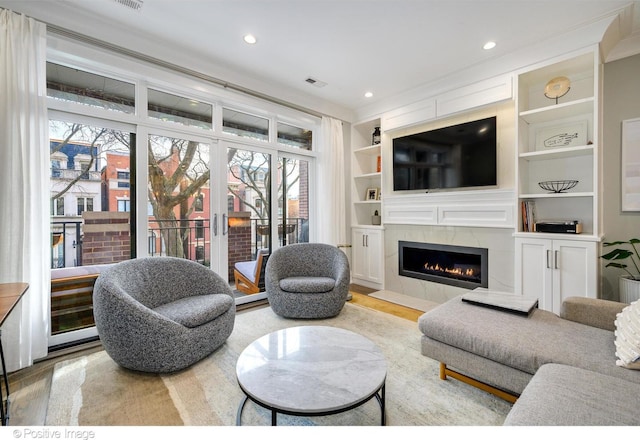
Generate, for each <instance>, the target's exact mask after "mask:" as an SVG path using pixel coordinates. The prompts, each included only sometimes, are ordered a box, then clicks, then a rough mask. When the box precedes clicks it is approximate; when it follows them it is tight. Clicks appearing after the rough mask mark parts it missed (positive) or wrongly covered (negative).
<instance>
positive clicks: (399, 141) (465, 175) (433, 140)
mask: <svg viewBox="0 0 640 440" xmlns="http://www.w3.org/2000/svg"><path fill="white" fill-rule="evenodd" d="M497 171H498V170H497V138H496V117H495V116H492V117H490V118H485V119H480V120H477V121H472V122H465V123H462V124H457V125H452V126H449V127H444V128H439V129H436V130H430V131H425V132H422V133H416V134H412V135H408V136H403V137H398V138H395V139H393V190H394V191H404V190H427V191H429V190H441V189H454V188H471V187H481V186H495V185H497Z"/></svg>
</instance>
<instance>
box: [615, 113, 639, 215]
mask: <svg viewBox="0 0 640 440" xmlns="http://www.w3.org/2000/svg"><path fill="white" fill-rule="evenodd" d="M621 164H622V172H621V173H620V174H621V175H622V182H621V183H622V185H621V188H622V210H623V211H640V118H635V119H627V120H625V121H622V157H621Z"/></svg>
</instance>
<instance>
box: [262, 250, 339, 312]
mask: <svg viewBox="0 0 640 440" xmlns="http://www.w3.org/2000/svg"><path fill="white" fill-rule="evenodd" d="M349 280H350V273H349V260H348V259H347V256H346V255H345V253H344V252H342V251H341V250H340V249H338V248H337V247H335V246H331V245H328V244H323V243H298V244H291V245H288V246H284V247H282V248H279V249H277V250H276V251H274V252H273V254H272V255H271V257H270V258H269V261H268V262H267V267H266V278H265V288H266V292H267V299H268V300H269V305H270V306H271V308H272V309H273V311H274V312H275V313H276V314H278V315H280V316H282V317H285V318H302V319H318V318H329V317H333V316H336V315H338V314H339V313H340V311H341V310H342V308H343V307H344V304H345V302H346V301H347V296H348V294H349Z"/></svg>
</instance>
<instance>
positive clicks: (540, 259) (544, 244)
mask: <svg viewBox="0 0 640 440" xmlns="http://www.w3.org/2000/svg"><path fill="white" fill-rule="evenodd" d="M550 252H551V240H536V239H528V238H522V239H517V240H516V293H519V294H521V295H523V296H527V297H535V298H538V307H539V308H541V309H545V310H551V309H552V299H553V298H552V296H551V295H552V291H553V279H552V276H553V272H552V271H551V261H550V260H548V259H549V258H550V255H551V253H550Z"/></svg>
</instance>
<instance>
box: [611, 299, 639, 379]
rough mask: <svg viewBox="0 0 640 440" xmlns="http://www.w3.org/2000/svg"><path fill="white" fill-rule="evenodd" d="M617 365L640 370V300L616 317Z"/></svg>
mask: <svg viewBox="0 0 640 440" xmlns="http://www.w3.org/2000/svg"><path fill="white" fill-rule="evenodd" d="M615 324H616V331H615V335H616V340H615V344H616V356H617V357H618V360H617V361H616V365H618V366H620V367H624V368H630V369H634V370H640V301H634V302H632V303H631V304H630V305H628V306H627V307H625V308H624V309H623V310H622V312H620V313H619V314H618V316H617V317H616V321H615Z"/></svg>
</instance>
